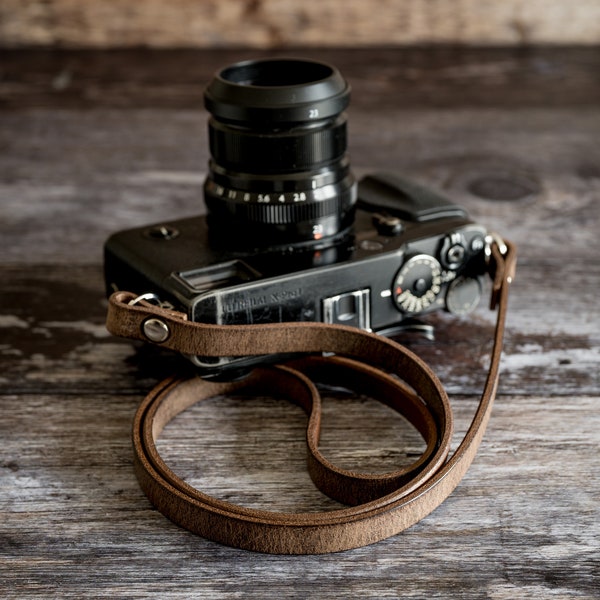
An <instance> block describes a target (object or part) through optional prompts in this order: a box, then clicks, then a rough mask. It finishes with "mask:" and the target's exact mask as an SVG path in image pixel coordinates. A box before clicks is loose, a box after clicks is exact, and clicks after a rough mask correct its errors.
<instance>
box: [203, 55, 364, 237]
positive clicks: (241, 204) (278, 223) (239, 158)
mask: <svg viewBox="0 0 600 600" xmlns="http://www.w3.org/2000/svg"><path fill="white" fill-rule="evenodd" d="M349 98H350V87H349V85H348V84H347V83H346V81H345V80H344V78H343V77H342V76H341V74H340V73H339V71H338V70H337V69H335V68H334V67H332V66H330V65H327V64H325V63H321V62H315V61H309V60H298V59H267V60H257V61H247V62H241V63H237V64H234V65H231V66H229V67H226V68H225V69H223V70H222V71H220V72H219V73H218V74H217V75H216V76H215V77H214V78H213V80H212V81H211V83H210V84H209V86H208V88H207V89H206V91H205V94H204V101H205V105H206V108H207V109H208V110H209V112H210V113H211V115H212V117H211V119H210V120H209V143H210V153H211V157H212V158H211V161H210V163H209V174H208V177H207V179H206V182H205V186H204V196H205V200H206V205H207V208H208V210H209V218H210V227H211V230H212V229H213V228H214V229H216V234H217V236H220V237H225V238H226V239H223V240H222V241H223V243H224V244H226V245H228V244H229V245H232V246H244V247H247V248H248V249H252V248H264V247H280V246H297V245H302V244H309V245H311V247H312V246H314V245H317V246H318V245H326V244H328V243H331V242H332V240H335V239H337V238H338V237H340V236H341V235H343V234H344V232H345V231H346V230H347V229H348V228H349V227H350V225H351V224H352V221H353V217H354V206H355V202H356V182H355V180H354V177H353V175H352V173H351V171H350V165H349V161H348V158H347V155H346V145H347V142H346V116H345V114H344V110H345V109H346V107H347V106H348V103H349Z"/></svg>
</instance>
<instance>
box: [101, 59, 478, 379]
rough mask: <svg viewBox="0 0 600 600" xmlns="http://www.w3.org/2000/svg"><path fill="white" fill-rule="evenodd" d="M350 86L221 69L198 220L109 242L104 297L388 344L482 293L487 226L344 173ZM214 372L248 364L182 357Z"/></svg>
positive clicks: (402, 188)
mask: <svg viewBox="0 0 600 600" xmlns="http://www.w3.org/2000/svg"><path fill="white" fill-rule="evenodd" d="M349 95H350V88H349V86H348V84H347V83H346V81H345V80H344V79H343V77H342V76H341V74H340V73H339V71H338V70H337V69H336V68H334V67H332V66H330V65H327V64H324V63H320V62H314V61H308V60H296V59H270V60H259V61H249V62H243V63H238V64H234V65H232V66H229V67H227V68H225V69H223V70H222V71H220V72H219V73H218V74H217V75H216V76H215V77H214V79H213V80H212V82H211V83H210V84H209V86H208V88H207V89H206V92H205V104H206V107H207V109H208V110H209V112H210V113H211V118H210V120H209V139H210V152H211V160H210V163H209V172H208V176H207V178H206V182H205V185H204V198H205V201H206V205H207V208H208V216H206V217H204V216H198V217H194V218H189V219H182V220H179V221H174V222H168V223H161V224H157V225H151V226H146V227H141V228H138V229H133V230H129V231H123V232H119V233H116V234H114V235H112V236H111V237H110V238H109V240H108V241H107V243H106V247H105V269H106V283H107V289H108V291H109V292H112V291H115V290H117V289H120V290H129V291H133V292H136V293H139V294H146V293H150V294H152V297H156V298H160V302H162V303H168V304H170V305H172V306H173V307H175V308H177V309H179V310H182V311H184V312H186V313H187V314H188V317H189V318H190V319H192V320H194V321H200V322H206V323H215V324H225V325H226V324H252V323H269V322H287V321H322V322H325V323H337V324H344V325H351V326H355V327H360V328H363V329H366V330H371V331H375V332H380V333H383V334H391V333H395V332H397V331H398V330H401V329H402V328H404V327H406V326H407V325H411V326H412V325H413V324H414V322H415V319H416V318H418V317H420V316H421V315H423V314H426V313H429V312H432V311H435V310H439V309H446V310H449V311H451V312H453V313H458V314H464V313H467V312H469V311H471V310H472V309H473V308H474V307H475V306H476V305H477V303H478V301H479V298H480V296H481V287H482V276H483V273H484V272H485V257H484V254H485V252H484V250H485V246H486V235H487V232H486V230H485V229H484V228H483V227H482V226H480V225H478V224H476V223H474V222H472V221H471V220H470V219H469V216H468V215H467V213H466V212H465V211H464V210H463V209H462V208H460V207H458V206H456V205H455V204H453V203H451V202H449V201H448V200H447V199H445V198H443V197H441V196H440V195H438V194H436V193H434V192H433V191H431V190H429V189H426V188H423V187H421V186H419V185H416V184H415V183H412V182H410V181H408V180H406V179H403V178H400V177H398V176H396V175H394V174H386V173H379V174H373V175H369V176H366V177H364V178H363V179H362V180H361V181H360V183H358V184H357V182H356V181H355V179H354V176H353V174H352V172H351V170H350V164H349V160H348V157H347V154H346V116H345V113H344V110H345V109H346V107H347V106H348V102H349ZM190 358H191V359H192V361H193V362H194V363H195V364H196V365H197V366H198V368H199V370H200V374H201V375H203V376H207V377H210V376H221V375H225V376H227V374H228V373H229V374H233V373H235V372H239V370H240V369H241V370H243V369H247V368H248V367H251V366H252V365H253V364H256V363H257V362H260V361H261V360H262V359H261V358H256V357H252V358H249V357H233V358H232V357H221V358H218V359H213V358H207V357H198V356H195V357H190Z"/></svg>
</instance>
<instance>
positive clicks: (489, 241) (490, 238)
mask: <svg viewBox="0 0 600 600" xmlns="http://www.w3.org/2000/svg"><path fill="white" fill-rule="evenodd" d="M494 244H496V246H498V250H499V251H500V254H502V256H506V254H507V253H508V247H507V245H506V244H505V243H504V240H503V239H502V238H501V237H500V235H499V234H498V233H495V232H494V231H492V232H490V233H488V234H487V235H486V236H485V249H484V252H485V263H486V264H489V262H490V259H491V257H492V246H493V245H494Z"/></svg>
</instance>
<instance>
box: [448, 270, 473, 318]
mask: <svg viewBox="0 0 600 600" xmlns="http://www.w3.org/2000/svg"><path fill="white" fill-rule="evenodd" d="M480 299H481V281H480V280H479V279H476V278H474V277H464V276H463V275H460V276H459V277H457V278H456V279H454V281H452V283H451V284H450V287H449V288H448V293H447V294H446V308H447V309H448V310H449V311H450V312H451V313H454V314H455V315H466V314H468V313H470V312H472V311H474V310H475V308H476V307H477V305H478V304H479V300H480Z"/></svg>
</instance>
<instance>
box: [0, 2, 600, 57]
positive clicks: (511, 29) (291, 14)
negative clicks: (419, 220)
mask: <svg viewBox="0 0 600 600" xmlns="http://www.w3.org/2000/svg"><path fill="white" fill-rule="evenodd" d="M0 40H1V41H2V43H3V44H5V45H7V44H8V45H12V46H31V45H43V46H60V47H65V46H66V47H78V48H81V47H95V48H106V47H114V46H118V47H123V46H127V47H132V46H134V47H135V46H150V47H188V48H189V47H192V48H198V47H202V48H213V47H227V46H236V47H240V46H244V47H249V46H250V47H255V48H286V47H290V46H297V45H301V46H306V45H309V46H315V45H316V46H319V47H322V46H324V45H325V46H343V47H350V48H353V47H356V46H373V45H374V44H376V45H382V44H393V45H397V44H404V45H406V44H424V43H425V44H427V43H446V44H483V45H489V44H505V45H506V44H508V45H516V46H518V45H529V44H540V43H552V44H597V43H599V42H600V4H599V3H598V1H597V0H577V2H576V3H565V2H564V1H563V0H503V1H502V2H481V1H480V0H433V1H431V0H392V1H389V0H388V1H387V2H376V3H373V2H365V1H364V0H303V1H302V2H297V1H296V0H227V1H226V2H223V1H222V0H202V1H200V2H199V1H198V0H169V2H164V1H162V0H136V2H130V1H129V0H87V1H86V2H80V1H77V0H2V2H1V3H0Z"/></svg>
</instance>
